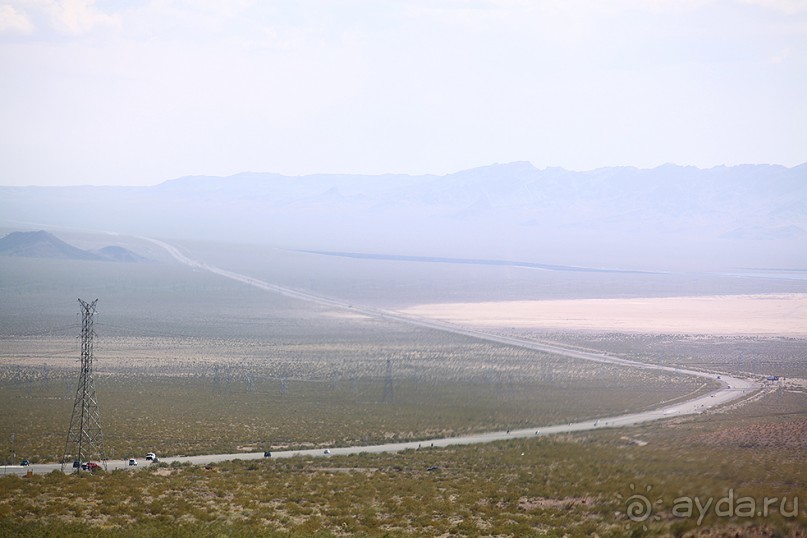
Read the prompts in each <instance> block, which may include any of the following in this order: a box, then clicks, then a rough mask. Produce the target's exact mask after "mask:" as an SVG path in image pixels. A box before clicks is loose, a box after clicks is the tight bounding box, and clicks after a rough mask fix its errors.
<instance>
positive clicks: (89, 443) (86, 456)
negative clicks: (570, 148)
mask: <svg viewBox="0 0 807 538" xmlns="http://www.w3.org/2000/svg"><path fill="white" fill-rule="evenodd" d="M78 302H79V304H81V373H80V374H79V378H78V386H77V387H76V399H75V402H74V403H73V414H72V416H71V417H70V429H69V430H68V431H67V440H66V441H65V444H64V456H63V457H62V470H64V466H65V464H66V463H68V462H72V461H78V462H81V463H85V462H89V461H90V460H91V459H98V460H100V461H101V462H102V464H103V466H104V469H106V458H105V456H104V435H103V433H102V432H101V417H100V415H99V413H98V400H97V399H96V397H95V383H94V381H93V375H92V344H93V342H92V340H93V336H95V332H94V331H93V328H92V326H93V315H94V314H95V303H97V302H98V299H96V300H94V301H93V302H91V303H87V302H85V301H82V300H81V299H79V300H78ZM78 471H81V467H80V466H79V467H78V468H77V469H76V472H78Z"/></svg>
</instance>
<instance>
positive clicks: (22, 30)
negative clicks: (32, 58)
mask: <svg viewBox="0 0 807 538" xmlns="http://www.w3.org/2000/svg"><path fill="white" fill-rule="evenodd" d="M33 31H34V25H33V23H32V22H31V19H29V18H28V15H26V14H25V13H24V12H22V11H18V10H17V9H16V8H15V7H14V6H10V5H2V6H0V35H1V34H21V35H27V34H30V33H32V32H33Z"/></svg>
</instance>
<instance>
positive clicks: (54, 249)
mask: <svg viewBox="0 0 807 538" xmlns="http://www.w3.org/2000/svg"><path fill="white" fill-rule="evenodd" d="M0 255H3V256H21V257H24V258H58V259H65V260H99V259H101V258H100V257H99V256H97V255H95V254H93V253H92V252H87V251H86V250H81V249H80V248H76V247H74V246H72V245H69V244H67V243H65V242H64V241H62V240H61V239H59V238H58V237H56V236H54V235H53V234H49V233H48V232H44V231H38V232H12V233H10V234H8V235H7V236H5V237H3V238H0Z"/></svg>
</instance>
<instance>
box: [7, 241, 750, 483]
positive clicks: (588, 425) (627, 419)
mask: <svg viewBox="0 0 807 538" xmlns="http://www.w3.org/2000/svg"><path fill="white" fill-rule="evenodd" d="M143 239H147V240H149V241H151V242H152V243H155V244H157V245H159V246H161V247H162V248H164V249H165V250H166V251H167V252H168V253H169V254H170V255H171V256H173V257H174V258H175V259H176V260H177V261H179V262H180V263H183V264H185V265H188V266H190V267H193V268H195V269H203V270H205V271H210V272H211V273H215V274H217V275H221V276H223V277H226V278H230V279H232V280H236V281H238V282H242V283H244V284H248V285H250V286H254V287H256V288H259V289H262V290H266V291H270V292H273V293H278V294H281V295H284V296H287V297H293V298H296V299H302V300H305V301H310V302H314V303H317V304H320V305H325V306H330V307H335V308H344V309H348V310H352V311H354V312H357V313H361V314H365V315H368V316H373V317H376V318H382V319H387V320H392V321H398V322H402V323H408V324H411V325H416V326H419V327H425V328H429V329H434V330H439V331H444V332H450V333H454V334H460V335H463V336H468V337H472V338H478V339H481V340H485V341H488V342H496V343H500V344H505V345H510V346H515V347H520V348H525V349H530V350H534V351H541V352H545V353H552V354H555V355H561V356H564V357H572V358H575V359H582V360H587V361H593V362H599V363H604V364H612V365H615V366H622V367H629V368H639V369H643V370H659V371H665V372H671V373H675V374H680V375H691V376H696V377H700V378H703V379H704V380H708V381H709V382H717V383H719V385H720V388H718V389H715V390H713V391H711V392H709V393H707V394H704V395H701V396H698V397H696V398H693V399H690V400H687V401H683V402H680V403H676V404H674V405H662V406H660V407H658V408H657V409H652V410H649V411H642V412H639V413H630V414H627V415H617V416H611V417H601V418H599V419H595V420H587V421H583V422H575V423H570V424H559V425H555V426H548V427H543V428H539V429H535V428H529V429H523V430H511V431H509V432H506V431H505V432H490V433H480V434H474V435H466V436H461V437H450V438H444V439H433V440H427V441H411V442H403V443H388V444H383V445H371V446H353V447H342V448H331V449H329V452H330V454H325V452H324V450H323V449H310V450H293V451H280V452H272V457H273V458H288V457H292V456H298V455H299V456H327V455H331V456H337V455H346V454H358V453H361V452H373V453H377V452H400V451H402V450H407V449H416V448H418V447H420V446H423V447H426V446H434V447H446V446H450V445H468V444H475V443H487V442H491V441H499V440H504V439H516V438H525V437H535V436H540V435H551V434H557V433H569V432H579V431H586V430H593V429H597V428H617V427H626V426H634V425H638V424H642V423H645V422H650V421H654V420H659V419H662V418H669V417H673V416H682V415H690V414H695V413H702V412H704V411H707V410H708V409H710V408H712V407H715V406H718V405H722V404H725V403H728V402H730V401H732V400H736V399H738V398H741V397H743V396H745V395H747V394H750V393H751V392H754V391H756V390H758V389H759V388H760V384H759V383H757V382H756V381H754V380H750V379H743V378H738V377H733V376H728V375H725V374H722V375H721V376H720V379H718V378H717V376H716V375H715V374H714V373H709V372H701V371H697V370H689V369H686V368H675V367H672V366H661V365H655V364H646V363H641V362H635V361H630V360H627V359H622V358H619V357H614V356H611V355H608V354H606V353H594V352H587V351H580V350H575V349H568V348H565V347H561V346H556V345H551V344H545V343H542V342H534V341H531V340H524V339H520V338H515V337H510V336H503V335H498V334H494V333H488V332H485V331H480V330H476V329H471V328H467V327H461V326H458V325H452V324H450V323H445V322H441V321H434V320H428V319H423V318H416V317H413V316H407V315H404V314H400V313H398V312H394V311H389V310H383V309H379V308H372V307H367V306H357V305H353V304H351V303H348V302H346V301H344V300H340V299H336V298H331V297H325V296H322V295H316V294H313V293H309V292H306V291H302V290H296V289H292V288H286V287H283V286H278V285H275V284H270V283H268V282H264V281H262V280H258V279H256V278H253V277H250V276H247V275H242V274H240V273H236V272H233V271H228V270H226V269H220V268H218V267H213V266H210V265H207V264H205V263H202V262H198V261H196V260H193V259H191V258H189V257H187V256H186V255H184V254H183V253H182V252H181V251H180V250H179V249H177V248H176V247H174V246H172V245H169V244H168V243H165V242H163V241H159V240H157V239H151V238H143ZM260 458H263V452H253V453H238V454H211V455H205V456H188V457H177V458H164V459H160V461H162V462H166V463H169V464H170V463H172V462H175V461H176V462H180V463H182V462H190V463H193V464H199V465H203V464H207V463H215V462H220V461H228V460H233V459H242V460H248V459H260ZM139 463H140V465H148V462H145V461H139ZM107 465H108V468H109V470H112V469H122V468H132V467H129V466H128V465H127V463H126V462H125V461H123V460H116V461H110V462H107ZM60 468H61V465H59V464H41V465H32V466H30V467H27V468H26V467H15V466H7V467H5V468H4V469H3V472H5V473H8V474H12V473H13V474H25V473H27V472H28V471H31V472H34V473H48V472H52V471H53V470H57V469H60Z"/></svg>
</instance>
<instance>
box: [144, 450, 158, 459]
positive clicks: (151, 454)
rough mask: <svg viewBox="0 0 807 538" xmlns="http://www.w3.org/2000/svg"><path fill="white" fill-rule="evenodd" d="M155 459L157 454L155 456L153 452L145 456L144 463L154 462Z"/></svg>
mask: <svg viewBox="0 0 807 538" xmlns="http://www.w3.org/2000/svg"><path fill="white" fill-rule="evenodd" d="M156 459H157V454H155V453H154V452H149V453H148V454H146V461H154V460H156Z"/></svg>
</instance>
